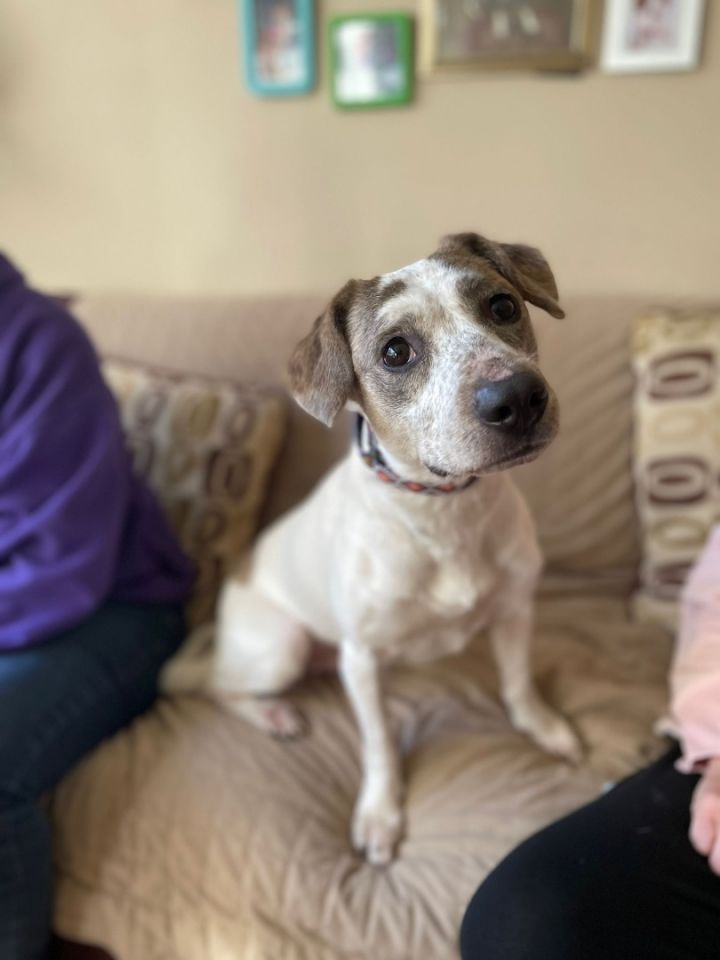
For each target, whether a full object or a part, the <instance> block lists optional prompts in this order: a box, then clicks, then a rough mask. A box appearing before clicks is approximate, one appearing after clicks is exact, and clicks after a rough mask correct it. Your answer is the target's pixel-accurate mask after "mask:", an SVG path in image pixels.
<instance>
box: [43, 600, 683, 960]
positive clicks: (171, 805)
mask: <svg viewBox="0 0 720 960" xmlns="http://www.w3.org/2000/svg"><path fill="white" fill-rule="evenodd" d="M669 648H670V641H669V638H668V637H667V636H665V635H664V632H663V631H662V630H660V629H659V628H657V627H655V626H652V625H648V624H632V623H629V622H628V620H627V617H626V611H625V602H624V600H623V599H622V598H617V599H609V598H604V597H603V598H591V597H587V596H586V597H571V596H567V595H566V596H563V597H559V598H557V599H552V600H551V599H547V600H544V601H543V602H541V603H540V605H539V609H538V639H537V643H536V645H535V647H534V659H535V665H536V671H537V675H538V678H539V681H540V685H541V687H542V689H543V691H544V693H545V696H546V697H547V698H548V700H550V701H551V702H552V703H554V704H556V706H557V707H559V708H560V709H561V710H563V711H564V712H565V714H566V715H567V716H568V717H569V718H570V720H571V722H572V723H573V724H574V725H575V726H576V727H577V729H578V731H579V733H580V735H581V737H582V738H583V741H584V743H585V745H586V750H587V757H586V762H584V763H583V764H582V765H580V766H579V767H571V766H569V765H568V764H566V763H563V762H562V761H560V760H557V759H556V758H553V757H550V756H547V755H546V754H543V753H541V752H540V750H538V748H537V747H536V746H535V745H534V744H533V743H532V742H531V741H530V740H529V739H528V738H527V737H525V736H523V735H522V734H520V733H518V732H517V731H515V730H513V729H512V728H511V727H510V724H509V722H508V719H507V715H506V713H505V711H504V710H503V708H502V707H501V705H500V703H499V701H498V695H497V689H496V678H495V668H494V665H493V662H492V657H491V654H490V650H489V644H488V643H486V642H485V641H484V640H482V639H480V640H479V642H478V643H476V644H474V645H473V646H472V647H471V648H470V649H469V650H468V651H466V652H465V653H464V654H463V655H462V656H459V657H450V658H446V659H445V660H442V661H438V662H435V663H432V664H429V665H427V666H424V667H422V668H405V669H398V670H396V671H395V672H394V673H393V674H392V676H391V677H390V678H389V684H388V691H387V696H388V707H389V713H390V716H391V718H392V721H393V724H394V728H395V731H396V735H397V737H398V739H399V742H400V744H401V746H402V750H403V754H404V768H405V779H406V783H407V790H406V797H407V812H408V818H407V835H406V838H405V840H404V841H403V843H402V844H401V846H400V850H399V856H398V858H397V860H396V861H395V862H394V863H393V864H392V865H391V866H389V867H387V868H383V869H379V868H376V867H372V866H370V865H369V864H367V863H366V862H364V861H363V860H362V859H361V858H360V857H358V856H357V855H356V854H355V853H354V852H353V851H352V850H351V848H350V843H349V838H348V833H349V823H350V816H351V810H352V805H353V801H354V799H355V796H356V794H357V790H358V786H359V781H360V769H359V759H360V750H359V743H358V733H357V729H356V725H355V722H354V720H353V718H352V714H351V710H350V706H349V704H348V702H347V700H346V698H345V697H344V695H343V694H342V692H341V691H340V688H339V684H338V682H337V680H336V679H333V678H330V677H313V678H309V679H307V680H306V681H305V682H304V683H303V684H302V685H301V687H300V688H299V689H298V690H297V691H295V693H294V694H293V697H294V698H296V701H297V703H298V704H299V705H300V707H301V709H302V710H303V711H304V713H305V715H306V716H307V718H308V720H309V723H310V735H309V736H307V737H305V738H303V739H301V740H299V741H297V742H293V743H279V742H277V741H274V740H271V739H269V738H268V737H266V736H265V735H263V734H262V733H260V732H259V731H257V730H255V729H254V728H252V727H250V726H249V725H248V724H246V723H244V722H243V721H242V720H240V719H239V718H236V717H233V716H231V715H229V714H227V713H225V712H223V711H222V710H221V709H220V708H219V707H217V706H215V705H214V704H212V703H210V702H208V701H205V700H202V699H200V698H193V697H180V698H177V699H175V700H161V701H160V703H159V704H158V705H157V707H156V708H155V709H154V710H152V711H151V712H150V713H148V714H147V715H146V716H144V717H142V718H141V719H140V720H138V721H137V722H136V723H134V724H133V725H132V726H131V727H130V728H128V729H127V730H124V731H123V732H122V733H120V734H118V735H117V736H116V737H114V738H113V739H112V740H111V741H109V742H108V743H106V744H104V745H103V747H102V748H101V749H99V750H97V751H96V752H95V753H94V754H92V756H90V757H89V758H87V759H86V760H84V761H83V763H82V764H80V766H79V767H78V769H77V770H76V771H75V772H74V773H73V774H72V775H71V776H70V777H69V778H68V779H66V780H65V781H64V783H63V784H62V785H61V787H60V789H59V791H58V792H57V794H56V796H55V803H54V809H53V821H54V826H55V831H54V835H55V861H56V868H57V878H58V883H57V905H56V917H55V920H56V928H57V929H58V930H59V932H60V933H62V934H64V935H65V936H72V937H73V938H75V939H78V940H84V941H86V942H89V943H97V944H100V945H102V946H104V947H105V948H106V949H108V950H110V952H111V953H112V954H113V955H114V956H115V957H116V958H117V960H138V958H142V960H241V958H242V960H457V958H458V951H457V936H458V929H459V925H460V918H461V916H462V913H463V910H464V908H465V905H466V904H467V901H468V899H469V897H470V895H471V893H472V892H473V890H474V888H475V887H476V885H477V884H478V883H479V882H480V880H481V879H482V878H483V876H484V875H485V874H486V873H487V872H488V870H489V869H490V868H491V867H492V866H493V865H494V864H495V863H496V862H497V861H498V860H499V858H500V857H502V856H503V854H505V853H506V852H507V851H508V850H509V849H510V848H511V847H512V846H514V844H516V843H517V842H518V841H519V840H520V839H522V838H523V837H525V836H527V835H528V834H529V833H531V832H533V831H534V830H537V829H538V828H539V827H541V826H542V825H544V824H546V823H548V822H549V821H550V820H552V819H554V818H555V817H558V816H560V815H561V814H563V813H566V812H567V811H569V810H571V809H572V808H574V807H576V806H577V805H578V804H581V803H583V802H585V801H587V800H590V799H592V798H593V797H595V796H597V795H598V793H599V792H600V790H601V788H602V785H603V783H604V782H605V781H606V780H607V779H609V778H615V777H619V776H622V775H623V774H626V773H629V772H631V771H632V770H634V769H635V768H636V767H638V766H639V765H640V764H642V763H643V762H645V761H646V760H649V759H651V758H652V757H653V756H654V755H655V753H656V752H657V751H658V750H659V749H662V745H661V744H659V743H658V742H657V741H656V740H655V739H654V738H653V735H652V724H653V721H654V720H655V718H656V716H657V715H658V713H660V711H661V710H662V709H663V707H664V700H665V671H666V669H667V660H668V654H669ZM578 960H582V958H578Z"/></svg>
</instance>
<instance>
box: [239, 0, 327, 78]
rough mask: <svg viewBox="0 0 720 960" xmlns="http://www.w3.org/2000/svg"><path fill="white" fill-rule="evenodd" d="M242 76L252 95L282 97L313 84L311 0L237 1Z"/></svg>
mask: <svg viewBox="0 0 720 960" xmlns="http://www.w3.org/2000/svg"><path fill="white" fill-rule="evenodd" d="M240 3H241V19H242V23H243V47H244V52H245V77H246V79H247V84H248V86H249V87H250V89H251V90H252V91H253V93H258V94H261V95H263V96H285V95H288V94H297V93H307V91H308V90H312V88H313V87H314V85H315V17H314V9H313V0H240Z"/></svg>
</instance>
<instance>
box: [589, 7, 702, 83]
mask: <svg viewBox="0 0 720 960" xmlns="http://www.w3.org/2000/svg"><path fill="white" fill-rule="evenodd" d="M704 6H705V4H704V0H607V5H606V8H605V29H604V34H603V52H602V66H603V69H604V70H607V71H608V72H610V73H639V72H663V71H665V70H692V69H694V68H695V67H696V66H697V64H698V60H699V56H700V39H701V36H702V24H703V12H704Z"/></svg>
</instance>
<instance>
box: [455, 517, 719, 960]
mask: <svg viewBox="0 0 720 960" xmlns="http://www.w3.org/2000/svg"><path fill="white" fill-rule="evenodd" d="M670 689H671V702H670V713H669V717H668V719H667V720H666V721H665V722H664V729H665V730H666V731H667V732H668V733H669V734H670V735H671V736H672V737H673V741H674V745H673V747H672V749H671V750H670V751H669V752H668V753H666V754H665V755H664V756H663V757H661V759H660V760H658V761H657V762H656V763H654V764H652V765H651V766H650V767H648V768H646V769H645V770H641V771H640V772H639V773H636V774H635V775H634V776H632V777H629V778H628V779H627V780H624V781H623V782H622V783H620V784H618V785H617V786H615V787H613V789H612V790H610V791H609V792H608V793H606V794H604V795H603V796H602V797H600V798H599V799H597V800H595V801H594V802H593V803H591V804H589V805H588V806H586V807H583V808H582V809H580V810H578V811H576V812H575V813H573V814H571V815H570V816H568V817H565V818H564V819H563V820H560V821H558V822H557V823H555V824H552V825H551V826H549V827H547V828H546V829H545V830H542V831H541V832H540V833H538V834H536V835H535V836H533V837H530V839H529V840H526V841H525V842H524V843H522V844H521V845H520V846H519V847H517V848H516V849H515V850H514V851H513V852H512V853H511V854H510V855H509V856H508V857H506V858H505V860H503V862H502V863H501V864H500V865H499V866H498V867H496V869H495V870H494V871H493V872H492V873H491V874H490V875H489V876H488V877H487V879H486V880H485V882H484V883H483V884H482V885H481V886H480V888H479V889H478V891H477V892H476V894H475V896H474V897H473V899H472V901H471V903H470V905H469V907H468V909H467V912H466V914H465V918H464V920H463V925H462V930H461V934H460V945H461V954H462V960H717V958H718V957H720V525H718V526H716V527H715V528H714V530H713V532H712V534H711V536H710V538H709V540H708V543H707V545H706V547H705V550H704V551H703V554H702V556H701V557H700V559H699V560H698V562H697V563H696V565H695V566H694V567H693V569H692V571H691V574H690V576H689V578H688V581H687V584H686V586H685V589H684V591H683V597H682V605H681V624H680V630H679V635H678V640H677V644H676V649H675V657H674V660H673V664H672V669H671V674H670Z"/></svg>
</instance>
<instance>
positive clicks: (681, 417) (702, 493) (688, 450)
mask: <svg viewBox="0 0 720 960" xmlns="http://www.w3.org/2000/svg"><path fill="white" fill-rule="evenodd" d="M633 354H634V364H635V372H636V376H637V386H636V393H635V462H634V470H635V484H636V496H637V508H638V514H639V519H640V525H641V531H642V540H643V561H642V570H641V576H640V580H641V587H640V590H639V591H638V593H637V594H636V597H635V611H636V614H637V616H638V617H639V618H640V619H644V620H652V621H656V622H660V623H663V624H665V625H666V626H668V627H670V628H674V627H675V626H676V624H677V615H678V601H679V597H680V592H681V590H682V587H683V585H684V582H685V579H686V577H687V573H688V570H689V569H690V567H691V566H692V564H693V562H694V561H695V558H696V557H697V556H698V554H699V553H700V551H701V549H702V547H703V544H704V543H705V540H706V539H707V536H708V534H709V532H710V529H711V527H712V526H713V525H714V524H716V523H718V522H719V521H720V309H706V310H693V311H691V312H690V311H686V312H683V311H669V310H662V311H655V312H652V313H648V314H647V315H645V316H643V317H641V318H640V319H639V320H638V321H637V323H636V326H635V333H634V343H633Z"/></svg>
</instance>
